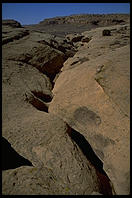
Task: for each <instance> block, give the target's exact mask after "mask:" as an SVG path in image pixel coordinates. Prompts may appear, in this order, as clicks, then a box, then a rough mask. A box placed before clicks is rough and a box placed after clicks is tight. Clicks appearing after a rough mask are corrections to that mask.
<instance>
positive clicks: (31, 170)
mask: <svg viewBox="0 0 132 198" xmlns="http://www.w3.org/2000/svg"><path fill="white" fill-rule="evenodd" d="M127 19H128V18H127V17H126V18H125V17H124V20H123V18H119V19H117V21H113V22H112V23H118V24H120V23H121V24H122V25H116V26H111V27H110V26H109V27H103V28H97V29H94V30H91V31H86V32H83V33H82V34H80V35H79V39H78V38H77V40H72V39H71V40H69V41H68V40H67V38H62V37H61V38H60V37H58V36H54V35H50V34H47V33H44V32H41V31H37V30H35V31H34V30H33V29H32V30H31V29H30V28H29V29H27V28H25V27H24V28H22V27H21V25H19V23H17V22H16V21H15V22H14V21H10V20H8V21H4V22H3V23H2V32H3V38H2V39H3V43H2V44H3V46H2V136H3V138H4V139H5V141H4V142H5V143H4V145H6V146H7V148H8V150H9V153H11V151H12V152H15V153H16V154H15V156H18V158H19V159H21V160H22V161H21V163H18V162H17V159H16V157H13V155H10V156H12V159H10V158H9V166H8V168H7V167H3V171H2V194H3V195H33V194H35V195H95V194H96V195H97V194H98V195H115V194H124V195H127V194H129V192H130V189H129V185H130V182H129V174H130V172H129V171H130V167H129V160H130V159H129V153H130V151H129V146H130V142H129V141H130V137H129V135H130V134H129V123H130V122H129V113H130V112H129V108H130V106H129V105H130V93H129V92H130V91H129V90H130V87H129V81H130V75H129V74H130V62H129V59H130V55H129V50H130V49H129V44H130V43H129V42H130V41H129V30H130V26H129V24H126V21H127ZM70 20H71V18H70ZM72 20H73V19H72ZM91 20H92V22H90V23H92V24H93V25H94V26H98V24H100V21H98V20H97V19H95V18H94V19H93V18H92V19H91ZM111 20H115V19H114V18H112V19H111ZM120 20H122V21H120ZM55 21H56V20H55ZM73 21H74V20H73ZM60 22H61V20H60ZM69 22H70V21H69ZM69 22H68V23H69ZM128 22H129V20H128ZM66 23H67V22H66ZM124 23H125V24H124ZM14 24H15V25H14ZM52 24H56V22H55V23H54V22H53V21H52V20H51V22H50V23H49V25H52ZM123 24H124V25H123ZM58 25H60V24H58ZM103 26H104V24H103ZM106 28H108V29H109V30H110V31H111V36H108V37H105V36H102V32H103V30H104V29H106ZM75 37H76V36H75V34H73V35H71V38H75ZM77 37H78V35H77ZM74 41H75V42H74ZM7 141H8V144H7ZM13 149H14V150H15V151H13ZM3 153H4V152H3ZM20 156H21V157H20ZM7 160H8V158H7ZM11 160H14V162H15V163H16V167H17V168H15V167H13V166H12V165H11Z"/></svg>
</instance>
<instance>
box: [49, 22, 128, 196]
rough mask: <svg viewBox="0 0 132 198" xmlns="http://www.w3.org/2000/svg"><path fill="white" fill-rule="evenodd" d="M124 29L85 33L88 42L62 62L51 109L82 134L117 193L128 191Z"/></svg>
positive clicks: (115, 27) (126, 192)
mask: <svg viewBox="0 0 132 198" xmlns="http://www.w3.org/2000/svg"><path fill="white" fill-rule="evenodd" d="M123 28H124V26H112V27H111V28H110V29H111V32H112V35H111V36H110V37H103V36H102V31H103V30H104V28H97V29H95V30H91V31H88V32H84V33H83V35H85V36H87V37H90V36H92V39H91V40H90V41H89V42H88V43H86V44H85V45H84V46H82V47H80V48H79V50H78V52H77V53H76V54H75V55H74V57H72V58H70V59H68V60H67V61H66V62H65V63H64V67H63V68H62V73H61V74H60V76H59V78H58V79H57V81H56V84H55V87H54V89H53V94H54V98H53V100H52V102H51V104H50V107H49V112H52V113H54V114H56V115H58V116H59V117H61V118H62V119H63V120H64V121H65V122H67V123H68V124H69V125H70V126H71V127H72V128H74V129H75V130H77V131H79V132H80V133H81V134H83V135H84V136H85V138H86V139H87V141H88V142H89V143H90V145H91V146H92V148H93V149H94V151H95V152H96V154H97V156H98V157H99V158H100V159H101V160H102V161H103V163H104V170H105V171H106V173H107V174H108V176H109V178H110V180H111V182H112V183H113V185H114V189H115V192H116V193H117V194H129V190H130V189H129V188H130V187H129V185H130V183H129V182H130V181H129V174H130V172H129V171H130V164H129V163H130V157H129V154H130V136H129V135H130V134H129V109H130V91H129V90H130V86H129V82H130V62H129V61H130V51H129V50H130V46H129V25H126V26H125V28H124V31H123ZM112 30H113V31H112ZM123 38H126V39H123ZM117 41H118V45H117V44H116V43H117ZM86 58H87V59H88V60H86V61H84V62H83V63H81V60H83V59H84V60H85V59H86Z"/></svg>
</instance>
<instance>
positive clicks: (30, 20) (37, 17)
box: [2, 3, 130, 25]
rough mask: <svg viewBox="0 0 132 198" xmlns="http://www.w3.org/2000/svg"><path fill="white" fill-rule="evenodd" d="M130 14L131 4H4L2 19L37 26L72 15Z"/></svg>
mask: <svg viewBox="0 0 132 198" xmlns="http://www.w3.org/2000/svg"><path fill="white" fill-rule="evenodd" d="M82 13H83V14H110V13H128V14H130V4H129V3H2V19H14V20H17V21H19V22H20V23H21V24H22V25H25V24H37V23H39V22H40V21H42V20H44V19H45V18H52V17H55V16H69V15H71V14H82Z"/></svg>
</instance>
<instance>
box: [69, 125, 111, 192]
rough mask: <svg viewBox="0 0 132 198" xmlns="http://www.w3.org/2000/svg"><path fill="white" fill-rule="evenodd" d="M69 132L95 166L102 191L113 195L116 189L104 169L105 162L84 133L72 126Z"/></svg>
mask: <svg viewBox="0 0 132 198" xmlns="http://www.w3.org/2000/svg"><path fill="white" fill-rule="evenodd" d="M67 133H68V135H69V136H70V138H71V139H72V140H73V141H74V142H75V143H76V144H77V145H78V146H79V148H80V149H81V151H82V153H83V154H84V155H85V156H86V158H87V160H88V161H89V162H90V163H91V164H92V165H93V166H94V167H95V169H96V174H97V177H98V180H99V188H100V193H101V194H103V195H113V191H114V190H113V189H112V187H111V181H110V179H109V178H108V176H107V174H106V172H105V171H104V170H103V162H102V161H101V160H100V159H99V158H98V157H97V155H96V154H95V152H94V151H93V149H92V147H91V145H90V144H89V143H88V141H87V140H86V139H85V137H84V136H83V135H82V134H80V133H79V132H78V131H75V130H74V129H72V128H71V127H70V126H68V131H67Z"/></svg>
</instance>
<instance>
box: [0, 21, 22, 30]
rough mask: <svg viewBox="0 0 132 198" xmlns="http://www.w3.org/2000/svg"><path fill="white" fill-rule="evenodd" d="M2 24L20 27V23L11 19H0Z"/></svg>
mask: <svg viewBox="0 0 132 198" xmlns="http://www.w3.org/2000/svg"><path fill="white" fill-rule="evenodd" d="M2 25H7V26H11V27H13V28H22V26H21V24H20V23H19V22H18V21H15V20H13V19H5V20H2Z"/></svg>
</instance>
